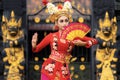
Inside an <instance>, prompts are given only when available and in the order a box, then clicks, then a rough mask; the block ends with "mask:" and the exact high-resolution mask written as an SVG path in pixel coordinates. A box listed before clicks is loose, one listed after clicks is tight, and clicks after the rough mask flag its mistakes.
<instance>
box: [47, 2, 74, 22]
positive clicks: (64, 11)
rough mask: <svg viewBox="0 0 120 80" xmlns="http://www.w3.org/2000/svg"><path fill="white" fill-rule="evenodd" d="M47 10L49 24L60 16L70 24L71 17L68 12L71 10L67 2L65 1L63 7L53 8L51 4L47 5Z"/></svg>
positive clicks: (60, 5) (59, 5)
mask: <svg viewBox="0 0 120 80" xmlns="http://www.w3.org/2000/svg"><path fill="white" fill-rule="evenodd" d="M47 9H48V12H49V14H50V16H49V20H50V21H51V22H55V21H56V20H57V19H58V18H59V17H60V16H63V15H64V16H66V17H68V18H69V20H70V22H71V21H72V16H71V14H70V10H71V9H72V6H71V3H70V2H69V1H66V2H65V3H64V5H63V6H62V4H60V3H59V4H58V6H55V5H54V4H52V3H47Z"/></svg>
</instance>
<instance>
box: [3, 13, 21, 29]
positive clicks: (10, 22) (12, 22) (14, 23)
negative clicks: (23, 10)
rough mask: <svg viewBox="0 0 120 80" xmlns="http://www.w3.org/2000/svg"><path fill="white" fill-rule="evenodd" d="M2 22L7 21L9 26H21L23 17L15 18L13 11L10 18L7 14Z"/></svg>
mask: <svg viewBox="0 0 120 80" xmlns="http://www.w3.org/2000/svg"><path fill="white" fill-rule="evenodd" d="M2 22H6V25H7V27H11V26H14V27H21V23H22V20H21V18H20V19H19V20H18V21H17V20H16V19H15V14H14V11H11V15H10V19H9V20H8V19H7V18H6V17H5V16H3V17H2Z"/></svg>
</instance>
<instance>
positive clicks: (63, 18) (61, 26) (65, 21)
mask: <svg viewBox="0 0 120 80" xmlns="http://www.w3.org/2000/svg"><path fill="white" fill-rule="evenodd" d="M55 24H56V25H57V26H58V27H59V30H63V29H64V27H65V26H67V25H68V24H69V20H68V18H67V17H66V16H61V17H60V18H59V19H58V20H57V22H56V23H55Z"/></svg>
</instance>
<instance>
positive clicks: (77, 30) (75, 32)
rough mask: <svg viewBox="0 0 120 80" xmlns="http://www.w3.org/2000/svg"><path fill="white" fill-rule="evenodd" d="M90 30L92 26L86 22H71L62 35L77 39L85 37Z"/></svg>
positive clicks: (65, 37) (69, 38)
mask: <svg viewBox="0 0 120 80" xmlns="http://www.w3.org/2000/svg"><path fill="white" fill-rule="evenodd" d="M90 30H91V29H90V27H89V26H88V25H86V24H84V23H71V24H69V25H68V26H66V27H65V29H64V30H63V32H62V36H61V37H62V38H64V39H67V40H75V39H78V38H83V37H84V36H85V35H86V34H87V33H88V32H89V31H90Z"/></svg>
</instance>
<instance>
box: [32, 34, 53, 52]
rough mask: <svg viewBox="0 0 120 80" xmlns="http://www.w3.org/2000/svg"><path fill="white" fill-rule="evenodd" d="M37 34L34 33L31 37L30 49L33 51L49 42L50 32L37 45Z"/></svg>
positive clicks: (37, 50)
mask: <svg viewBox="0 0 120 80" xmlns="http://www.w3.org/2000/svg"><path fill="white" fill-rule="evenodd" d="M37 36H38V34H36V33H35V34H34V35H33V37H32V51H33V52H39V51H40V50H42V49H43V48H44V47H45V46H47V45H48V44H49V43H50V39H51V37H52V33H50V34H48V35H47V36H46V37H45V38H44V39H43V40H42V41H41V42H40V43H39V44H38V45H36V44H37Z"/></svg>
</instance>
